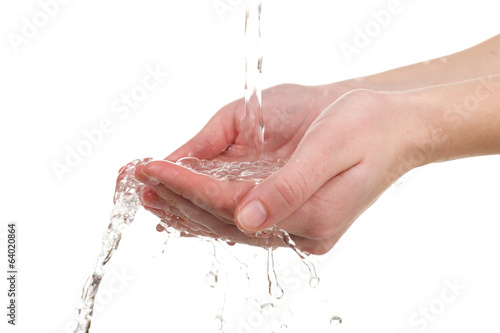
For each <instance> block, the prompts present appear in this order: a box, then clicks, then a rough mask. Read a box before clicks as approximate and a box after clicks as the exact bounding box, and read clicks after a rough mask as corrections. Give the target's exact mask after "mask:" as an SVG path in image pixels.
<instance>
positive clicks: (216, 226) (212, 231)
mask: <svg viewBox="0 0 500 333" xmlns="http://www.w3.org/2000/svg"><path fill="white" fill-rule="evenodd" d="M155 191H157V194H158V195H159V196H160V197H161V198H162V199H163V198H166V201H167V202H168V204H170V205H171V207H170V211H171V212H172V213H174V214H175V215H178V216H182V217H183V219H182V222H181V224H182V225H183V227H184V228H185V229H190V228H192V226H196V228H197V229H198V230H200V231H199V232H198V231H195V234H199V235H202V234H200V232H204V233H205V234H204V236H208V237H212V238H220V239H223V240H225V241H229V242H236V243H242V244H248V245H252V246H260V247H265V246H266V240H265V239H260V238H255V237H250V236H248V235H245V234H244V233H242V232H241V230H239V229H238V228H237V227H236V226H234V225H233V224H228V223H226V221H223V220H221V219H219V218H217V217H215V216H214V215H212V214H210V213H209V212H207V211H205V210H204V209H202V208H200V207H198V206H196V205H195V204H193V203H192V202H191V201H189V200H187V199H185V198H183V197H181V196H179V195H177V194H175V193H173V192H172V191H170V190H169V189H167V188H165V187H164V186H163V185H157V186H156V187H155ZM278 243H279V244H280V246H283V245H284V244H282V242H278Z"/></svg>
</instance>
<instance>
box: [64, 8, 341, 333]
mask: <svg viewBox="0 0 500 333" xmlns="http://www.w3.org/2000/svg"><path fill="white" fill-rule="evenodd" d="M260 14H261V1H257V0H254V1H252V4H251V6H249V8H248V10H247V12H246V18H245V41H246V67H245V73H246V75H245V117H244V118H243V119H242V128H243V129H244V131H245V135H246V139H247V141H248V146H249V161H244V162H241V161H237V162H225V161H218V160H212V161H207V160H199V159H196V158H184V159H181V160H179V161H178V162H177V163H178V164H179V165H182V166H184V167H186V168H190V169H192V170H194V171H196V172H199V173H203V174H207V175H210V176H212V177H214V178H217V179H223V180H234V179H245V180H252V181H254V182H255V184H257V183H258V182H259V181H261V180H262V179H264V178H266V177H268V176H270V175H271V174H273V173H274V172H276V171H277V170H278V169H279V168H281V167H282V166H283V164H284V161H279V160H278V161H264V160H262V159H261V157H262V152H263V149H264V121H263V116H262V92H261V85H260V77H261V74H262V49H261V33H260ZM150 160H151V159H150V158H147V159H142V160H135V161H132V162H130V163H129V164H127V165H126V166H125V167H124V169H123V170H122V173H121V174H122V176H123V178H122V179H121V180H120V181H119V182H118V184H117V187H116V191H115V194H114V207H113V210H112V214H111V219H110V223H109V225H108V227H107V229H106V231H105V233H104V235H103V238H102V249H101V252H100V253H99V255H98V257H97V260H96V262H95V264H94V266H93V269H92V272H91V273H90V274H89V275H88V277H87V279H86V280H85V283H84V285H83V287H82V294H81V301H80V303H79V304H78V306H77V311H76V312H77V313H76V317H75V327H76V328H75V329H74V333H88V332H89V330H90V326H91V320H92V315H93V310H94V302H95V297H96V294H97V292H98V289H99V285H100V283H101V281H102V279H103V277H104V273H105V268H106V265H107V264H108V262H109V260H110V259H111V257H112V255H113V253H114V251H116V249H117V248H118V246H119V244H120V240H121V237H122V232H123V230H124V229H125V228H126V227H127V226H128V225H129V224H130V223H132V221H133V220H134V217H135V214H136V212H137V210H138V209H139V208H140V206H141V202H140V200H139V198H140V196H141V195H142V192H143V191H144V189H145V187H144V185H142V184H141V183H139V182H138V181H137V180H136V179H135V178H134V171H135V169H136V167H137V166H138V165H141V164H144V163H147V162H148V161H150ZM178 219H179V218H178V217H177V216H175V215H172V214H168V215H167V217H166V219H165V220H163V221H161V224H162V225H163V226H164V228H165V231H166V232H167V233H169V234H170V235H171V237H180V233H179V231H177V230H176V228H175V225H176V224H175V221H177V220H178ZM258 236H260V237H262V236H264V237H266V238H267V245H268V246H267V277H268V281H269V294H270V295H271V297H272V298H274V299H280V298H281V297H283V294H284V290H283V288H282V287H281V286H280V284H279V281H278V278H277V275H276V271H275V267H274V253H273V252H274V249H275V246H274V245H275V244H274V241H275V239H278V238H279V239H281V241H282V242H283V243H284V244H285V245H286V246H288V247H289V248H291V249H292V250H293V251H294V252H295V253H296V254H297V255H298V256H299V258H300V260H301V261H302V262H303V263H304V264H305V265H306V266H307V269H308V271H309V273H310V281H309V284H310V286H311V287H313V288H315V287H316V286H317V285H318V283H319V278H318V275H317V274H316V269H315V267H314V265H313V264H312V262H311V261H310V260H309V259H308V256H307V254H306V253H303V252H302V251H300V249H298V248H297V246H296V245H295V243H294V241H293V240H292V238H291V237H290V235H289V234H288V233H287V232H286V231H284V230H281V229H279V228H278V227H276V226H275V227H273V228H270V229H268V230H264V231H262V232H260V233H259V235H258ZM212 245H213V246H214V247H213V256H214V261H213V264H212V269H211V270H210V272H209V273H208V274H207V276H206V282H207V284H208V285H209V286H210V287H212V288H214V287H216V286H217V284H218V274H219V272H218V267H219V266H221V265H220V263H219V262H218V260H217V258H216V255H215V253H216V250H215V243H212ZM233 257H234V258H236V257H235V256H234V255H233ZM236 259H237V258H236ZM237 260H238V259H237ZM238 261H239V260H238ZM239 262H240V261H239ZM240 267H241V268H242V270H243V267H244V268H245V269H246V268H247V266H246V264H244V263H242V262H240ZM245 274H246V277H247V279H248V280H249V275H248V271H246V273H245ZM224 300H225V296H224ZM224 302H225V301H224ZM266 304H267V303H266ZM273 306H274V305H273V303H272V302H271V303H269V304H268V305H265V306H263V311H265V309H266V308H270V307H273ZM223 311H224V305H223V306H222V307H221V309H220V311H219V313H218V314H217V319H218V320H219V321H220V331H223V327H224V323H225V321H224V318H223ZM331 321H332V322H336V323H341V322H342V319H340V318H339V317H335V316H334V317H332V318H331ZM282 325H285V326H286V324H285V323H283V324H282Z"/></svg>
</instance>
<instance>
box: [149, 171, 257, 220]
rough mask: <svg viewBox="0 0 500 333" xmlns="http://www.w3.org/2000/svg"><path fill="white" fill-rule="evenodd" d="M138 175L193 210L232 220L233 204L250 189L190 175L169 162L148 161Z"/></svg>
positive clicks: (249, 183)
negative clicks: (193, 206)
mask: <svg viewBox="0 0 500 333" xmlns="http://www.w3.org/2000/svg"><path fill="white" fill-rule="evenodd" d="M142 173H143V174H144V175H146V176H147V177H148V178H149V182H150V183H152V184H153V185H155V184H160V183H161V184H163V185H165V187H167V188H168V189H170V190H171V191H173V192H174V193H176V194H178V195H180V196H182V197H184V198H186V199H187V200H189V201H192V202H193V203H194V204H196V205H197V206H199V207H201V208H203V209H205V210H209V211H210V212H217V216H218V217H220V218H224V219H225V220H232V219H233V216H234V209H235V207H236V204H237V203H238V202H239V201H240V200H241V199H242V198H243V196H244V195H245V194H246V193H247V192H248V191H250V189H251V188H253V187H254V183H253V182H252V181H243V180H231V181H223V180H218V179H215V178H213V177H211V176H208V175H204V174H200V173H197V172H194V171H192V170H190V169H187V168H184V167H182V166H180V165H177V164H175V163H172V162H169V161H152V162H149V163H148V164H146V165H145V166H144V168H143V169H142Z"/></svg>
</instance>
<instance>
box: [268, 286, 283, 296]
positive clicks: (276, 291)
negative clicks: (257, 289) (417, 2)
mask: <svg viewBox="0 0 500 333" xmlns="http://www.w3.org/2000/svg"><path fill="white" fill-rule="evenodd" d="M284 294H285V292H284V291H283V288H281V287H280V286H279V285H277V284H272V285H270V286H269V295H271V297H274V298H276V299H281V298H282V297H283V295H284Z"/></svg>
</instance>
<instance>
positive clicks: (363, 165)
mask: <svg viewBox="0 0 500 333" xmlns="http://www.w3.org/2000/svg"><path fill="white" fill-rule="evenodd" d="M293 88H295V89H296V88H297V87H295V86H293ZM292 95H293V94H292ZM396 97H397V94H392V95H390V94H383V93H375V92H372V91H366V90H356V91H352V92H349V93H348V94H345V95H344V96H343V97H342V98H340V99H339V100H337V101H336V102H334V103H333V104H331V105H330V106H328V107H327V108H325V109H324V110H323V111H321V110H320V109H321V107H320V106H316V108H311V107H310V108H309V109H308V111H309V112H306V111H304V110H305V109H304V108H303V107H304V105H307V102H303V103H302V104H300V102H301V101H304V98H303V97H301V98H298V101H297V100H296V101H292V102H291V106H290V107H292V110H296V112H295V113H293V117H291V118H290V123H289V124H287V126H284V127H279V128H280V131H276V130H273V127H272V126H270V130H269V132H268V134H267V135H266V146H265V150H264V158H266V159H277V158H280V159H284V160H286V161H287V162H286V164H285V165H284V166H283V167H282V168H281V169H280V170H278V171H277V172H276V173H274V174H273V175H271V176H269V177H268V178H266V179H264V180H262V181H261V182H260V183H258V184H257V186H254V185H255V183H254V182H251V181H248V180H236V181H234V180H233V181H220V180H216V179H214V178H213V177H210V176H207V175H202V174H198V173H195V172H192V171H190V170H188V169H186V168H183V167H181V166H179V165H176V164H174V163H172V162H169V161H153V162H150V163H148V164H147V165H145V166H144V168H143V169H142V170H141V171H140V172H141V173H142V174H143V176H145V177H146V179H147V180H145V181H146V183H148V184H149V185H151V186H152V188H153V189H154V191H155V195H154V196H152V197H153V198H154V199H152V200H150V201H148V200H147V199H146V200H145V203H146V205H148V204H150V203H152V204H151V207H153V208H156V209H160V210H161V209H162V208H161V207H163V208H167V207H166V206H165V205H168V206H170V207H174V209H177V210H178V213H180V214H181V215H180V216H185V217H187V218H188V219H190V220H194V221H195V225H196V227H197V228H200V227H201V228H208V230H205V231H209V232H212V233H213V234H215V235H216V236H217V235H218V236H221V234H223V232H224V231H225V230H226V229H230V230H233V232H232V233H231V234H233V235H234V234H236V233H237V231H235V230H237V229H236V227H237V228H238V229H240V230H241V231H243V232H244V233H246V234H249V235H252V234H254V233H256V232H258V231H260V230H264V229H267V228H269V227H272V226H274V225H278V226H279V227H280V228H282V229H284V230H286V231H288V232H289V233H290V234H292V235H293V238H294V240H295V241H296V243H297V245H298V246H299V247H300V248H301V249H302V250H304V251H307V252H309V253H314V254H322V253H326V252H328V251H329V250H330V249H331V247H333V245H334V244H335V243H336V242H337V241H338V239H339V238H340V237H341V236H342V235H343V234H344V233H345V231H346V230H347V229H348V228H349V226H350V225H351V224H352V222H353V221H354V220H355V219H356V218H357V217H358V216H359V215H360V214H361V213H362V212H363V211H364V210H366V209H367V208H368V207H369V206H370V205H371V204H372V203H373V202H374V201H375V200H376V199H377V198H378V197H379V196H380V194H381V193H382V192H383V191H384V190H385V189H386V188H387V187H388V186H389V185H390V184H391V181H395V180H396V179H397V176H396V177H394V175H400V174H398V172H399V169H398V166H399V162H398V159H397V157H398V156H406V155H405V154H407V152H408V151H409V148H408V144H406V142H408V141H411V140H408V141H407V140H404V138H405V137H408V136H410V134H412V133H411V132H414V131H415V129H418V128H421V127H420V126H416V124H418V122H419V121H418V117H416V116H415V115H414V114H413V113H412V112H406V111H408V110H403V111H401V110H399V109H398V105H397V102H395V101H396V100H397V98H396ZM269 99H270V98H269V97H268V98H267V99H264V100H265V101H266V100H269ZM272 101H273V100H272V98H271V102H268V103H269V104H268V105H273V102H272ZM281 102H285V105H286V100H285V99H282V100H281ZM297 102H299V103H297ZM236 103H237V102H236ZM275 103H276V104H274V107H273V108H270V110H277V111H278V110H279V111H280V112H278V114H283V110H287V108H286V106H284V105H283V104H280V103H279V100H276V101H275ZM230 105H231V104H230ZM301 106H302V108H301ZM266 110H269V109H265V111H264V112H265V113H264V115H265V117H267V119H269V118H271V119H272V117H273V116H274V115H276V113H272V112H271V113H269V111H266ZM237 111H238V107H237V104H236V105H233V106H232V108H229V109H228V108H227V107H225V108H223V109H222V110H221V111H219V113H218V114H216V115H215V117H214V118H213V119H212V120H211V121H210V122H209V123H208V124H207V126H206V127H205V128H204V129H203V130H202V131H201V132H200V133H199V134H198V135H197V136H196V137H194V138H193V139H192V140H190V141H189V142H188V143H187V144H186V145H185V146H183V147H181V148H180V149H179V150H177V151H176V152H174V153H173V154H172V155H171V156H169V157H168V159H169V160H174V161H175V160H176V159H178V158H180V157H183V156H195V157H198V158H205V159H213V158H217V159H224V160H240V159H242V158H243V157H244V156H245V153H246V151H247V150H246V146H245V141H244V137H241V132H240V131H239V130H238V129H239V125H238V123H239V122H238V120H239V118H238V117H237V116H235V115H237V114H239V112H237ZM228 119H231V121H229V122H228ZM234 121H236V122H234ZM216 129H219V131H218V132H217V131H216ZM222 129H224V130H222ZM267 129H269V127H266V130H267ZM228 146H229V147H231V149H224V148H226V147H228ZM234 146H236V148H235V149H233V147H234ZM217 152H218V153H217ZM405 171H408V170H405ZM184 200H185V201H184ZM162 201H163V204H160V202H162ZM181 201H182V202H181ZM162 205H163V206H162ZM179 208H180V209H179ZM167 209H172V208H167ZM194 211H196V214H195V215H197V216H195V217H194V218H191V217H190V216H189V214H192V212H194ZM201 212H202V213H201ZM198 214H209V215H204V218H207V216H211V217H213V218H214V219H215V220H213V219H210V220H211V221H213V222H214V223H206V222H203V218H200V217H201V215H198ZM217 222H218V223H217ZM233 223H235V224H236V227H235V226H234V225H233ZM209 225H210V226H209ZM214 225H217V226H218V228H219V230H217V232H214V229H213V228H214ZM221 229H224V230H221ZM240 234H242V233H240ZM230 238H231V237H230ZM232 239H235V237H233V238H232ZM235 241H238V240H237V239H235Z"/></svg>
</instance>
